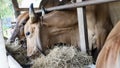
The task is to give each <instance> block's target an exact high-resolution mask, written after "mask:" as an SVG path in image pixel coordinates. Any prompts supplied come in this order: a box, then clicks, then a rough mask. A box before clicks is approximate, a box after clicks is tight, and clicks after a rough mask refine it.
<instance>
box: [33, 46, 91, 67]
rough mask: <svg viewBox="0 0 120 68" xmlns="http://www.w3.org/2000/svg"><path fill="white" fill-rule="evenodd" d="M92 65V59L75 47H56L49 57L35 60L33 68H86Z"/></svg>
mask: <svg viewBox="0 0 120 68" xmlns="http://www.w3.org/2000/svg"><path fill="white" fill-rule="evenodd" d="M89 64H92V57H91V56H88V55H86V54H84V53H81V52H80V51H79V50H77V49H76V48H75V47H72V46H71V47H67V46H60V47H55V48H54V49H53V50H51V51H50V53H49V54H48V55H47V56H42V57H41V58H37V59H36V60H34V64H33V66H32V67H31V68H86V67H85V66H86V65H89Z"/></svg>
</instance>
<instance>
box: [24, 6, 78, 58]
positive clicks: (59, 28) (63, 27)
mask: <svg viewBox="0 0 120 68" xmlns="http://www.w3.org/2000/svg"><path fill="white" fill-rule="evenodd" d="M29 14H30V19H29V20H28V22H27V23H26V25H25V30H24V31H25V32H24V33H25V36H26V38H27V52H28V56H31V55H32V54H33V53H34V52H36V46H37V47H38V48H39V50H40V51H45V50H46V49H47V48H49V47H51V45H54V44H55V43H59V42H63V43H67V44H71V45H78V39H79V36H78V25H77V16H76V9H71V10H65V11H53V12H50V13H48V14H46V15H45V16H43V20H41V19H40V18H39V17H37V16H36V14H35V13H34V10H33V7H32V6H31V8H30V13H29ZM71 35H72V36H71Z"/></svg>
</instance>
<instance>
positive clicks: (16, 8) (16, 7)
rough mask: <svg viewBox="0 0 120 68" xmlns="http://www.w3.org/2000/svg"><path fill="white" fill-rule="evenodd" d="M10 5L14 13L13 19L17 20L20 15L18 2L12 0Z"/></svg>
mask: <svg viewBox="0 0 120 68" xmlns="http://www.w3.org/2000/svg"><path fill="white" fill-rule="evenodd" d="M12 4H13V8H14V11H15V13H14V14H15V17H16V18H17V17H18V16H19V15H20V11H19V10H18V8H19V6H18V2H17V0H12Z"/></svg>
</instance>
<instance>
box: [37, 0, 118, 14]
mask: <svg viewBox="0 0 120 68" xmlns="http://www.w3.org/2000/svg"><path fill="white" fill-rule="evenodd" d="M117 1H119V0H92V1H83V2H77V3H72V4H66V5H61V6H56V7H51V8H47V9H45V10H46V11H53V10H63V9H70V8H77V7H83V6H88V5H96V4H102V3H110V2H117ZM35 12H36V13H41V12H42V10H36V11H35Z"/></svg>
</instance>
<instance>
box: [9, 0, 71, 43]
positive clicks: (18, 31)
mask: <svg viewBox="0 0 120 68" xmlns="http://www.w3.org/2000/svg"><path fill="white" fill-rule="evenodd" d="M69 2H70V0H62V1H59V0H42V1H41V3H40V6H39V8H41V7H44V8H49V7H53V6H58V5H63V4H66V3H69ZM28 19H29V15H28V12H25V13H23V14H21V15H19V16H18V18H17V21H16V27H15V29H14V32H13V34H12V36H11V38H10V42H11V43H12V42H14V41H15V38H16V37H18V38H19V40H20V41H21V42H24V41H25V40H24V39H25V35H24V25H25V24H26V22H27V20H28ZM24 43H25V42H24Z"/></svg>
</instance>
